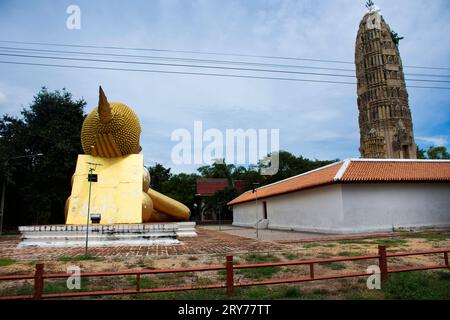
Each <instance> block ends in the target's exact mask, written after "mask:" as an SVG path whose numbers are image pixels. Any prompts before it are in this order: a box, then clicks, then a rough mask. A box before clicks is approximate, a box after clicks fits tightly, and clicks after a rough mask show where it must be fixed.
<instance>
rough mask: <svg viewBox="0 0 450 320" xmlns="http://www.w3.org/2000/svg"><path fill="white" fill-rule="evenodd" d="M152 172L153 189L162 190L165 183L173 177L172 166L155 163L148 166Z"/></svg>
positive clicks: (151, 183)
mask: <svg viewBox="0 0 450 320" xmlns="http://www.w3.org/2000/svg"><path fill="white" fill-rule="evenodd" d="M147 169H148V171H149V173H150V181H151V182H150V185H151V187H152V189H154V190H156V191H159V192H162V191H163V184H164V182H166V181H169V179H170V178H171V177H172V174H171V173H170V168H168V169H167V168H165V167H164V166H163V165H162V164H159V163H157V164H155V165H154V166H152V167H148V168H147Z"/></svg>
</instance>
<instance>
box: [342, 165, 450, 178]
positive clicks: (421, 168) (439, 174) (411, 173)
mask: <svg viewBox="0 0 450 320" xmlns="http://www.w3.org/2000/svg"><path fill="white" fill-rule="evenodd" d="M340 181H389V182H394V181H450V161H436V162H432V161H414V162H411V161H401V162H395V161H394V162H389V161H369V162H368V161H352V162H351V163H350V165H349V166H348V168H347V170H345V173H344V174H343V175H342V178H341V179H340Z"/></svg>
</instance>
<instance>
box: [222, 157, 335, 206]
mask: <svg viewBox="0 0 450 320" xmlns="http://www.w3.org/2000/svg"><path fill="white" fill-rule="evenodd" d="M341 166H342V162H337V163H334V164H332V165H329V166H326V167H322V168H319V169H317V170H313V171H309V172H306V173H304V174H301V175H299V176H295V177H292V178H288V179H285V180H282V181H278V182H275V183H273V184H270V185H267V186H263V187H261V188H258V191H257V192H256V193H257V194H258V199H261V198H268V197H272V196H275V195H280V194H283V193H289V192H293V191H298V190H302V189H307V188H311V187H317V186H319V185H324V184H329V183H332V182H333V178H334V177H335V176H336V173H337V172H338V171H339V169H340V168H341ZM252 200H255V193H252V190H250V191H247V192H245V193H243V194H241V195H240V196H239V197H237V198H236V199H234V200H232V201H231V202H229V203H228V205H234V204H237V203H242V202H247V201H252Z"/></svg>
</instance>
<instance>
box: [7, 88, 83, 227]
mask: <svg viewBox="0 0 450 320" xmlns="http://www.w3.org/2000/svg"><path fill="white" fill-rule="evenodd" d="M85 105H86V102H85V101H84V100H83V99H80V100H73V98H72V95H71V94H70V93H69V92H68V91H66V90H65V89H63V90H62V91H58V90H57V91H54V92H49V91H48V90H47V89H46V88H45V87H44V88H42V89H41V91H39V92H38V94H37V95H36V96H34V99H33V102H32V103H31V104H30V105H29V107H28V108H25V109H23V110H22V112H21V118H18V117H11V116H8V115H4V116H3V117H2V119H1V120H0V151H1V153H0V161H1V163H2V164H3V165H2V166H1V167H0V170H1V172H0V175H1V177H2V178H3V179H7V182H8V189H7V197H6V208H5V220H4V222H5V224H8V225H10V226H16V225H19V224H32V223H39V224H43V223H63V222H64V204H65V201H66V199H67V197H68V196H69V195H70V190H71V185H70V180H71V176H72V175H73V173H74V171H75V164H76V160H77V155H78V154H80V153H82V149H81V142H80V130H81V126H82V123H83V120H84V112H83V111H84V107H85ZM38 153H42V154H43V156H42V157H39V158H20V159H11V158H13V157H17V156H23V155H32V154H38ZM8 159H11V160H10V161H7V160H8ZM5 164H7V165H5Z"/></svg>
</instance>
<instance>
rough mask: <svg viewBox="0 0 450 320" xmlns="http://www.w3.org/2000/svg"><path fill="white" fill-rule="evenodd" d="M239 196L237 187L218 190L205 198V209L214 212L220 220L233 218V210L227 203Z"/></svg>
mask: <svg viewBox="0 0 450 320" xmlns="http://www.w3.org/2000/svg"><path fill="white" fill-rule="evenodd" d="M237 196H238V193H237V192H236V189H235V188H234V187H232V186H230V187H228V188H226V189H224V190H220V191H217V192H216V193H214V194H213V195H212V196H211V197H208V198H206V199H205V205H204V207H203V211H207V212H214V213H215V215H216V217H217V218H218V219H219V218H220V220H232V219H233V211H232V210H231V208H230V207H229V206H228V205H227V203H228V202H230V201H231V200H233V199H234V198H236V197H237Z"/></svg>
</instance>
